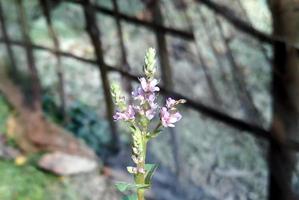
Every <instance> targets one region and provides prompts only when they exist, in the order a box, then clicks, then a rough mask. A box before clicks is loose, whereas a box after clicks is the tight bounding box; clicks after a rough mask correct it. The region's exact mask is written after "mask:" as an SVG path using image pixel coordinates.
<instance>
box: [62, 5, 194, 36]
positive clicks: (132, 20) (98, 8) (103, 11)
mask: <svg viewBox="0 0 299 200" xmlns="http://www.w3.org/2000/svg"><path fill="white" fill-rule="evenodd" d="M62 1H64V2H69V3H76V4H81V5H82V4H84V0H62ZM91 5H92V7H93V8H94V9H95V10H96V11H97V12H99V13H101V14H104V15H108V16H112V17H113V16H115V14H116V13H115V11H113V10H110V9H108V8H105V7H103V6H100V5H96V4H91ZM118 16H119V19H120V20H122V21H125V22H128V23H131V24H135V25H138V26H141V27H144V28H148V29H151V30H154V29H159V30H160V31H161V32H164V33H167V34H169V35H173V36H177V37H180V38H183V39H185V40H191V41H193V40H194V35H193V33H190V32H187V31H184V30H178V29H175V28H170V27H165V26H162V25H158V24H156V23H153V22H149V21H145V20H141V19H138V18H137V17H135V16H130V15H126V14H124V13H118Z"/></svg>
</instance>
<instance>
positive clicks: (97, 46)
mask: <svg viewBox="0 0 299 200" xmlns="http://www.w3.org/2000/svg"><path fill="white" fill-rule="evenodd" d="M83 10H84V16H85V24H86V31H87V33H88V35H89V37H90V40H91V43H92V45H93V48H94V54H95V57H96V64H97V66H98V68H99V71H100V75H101V81H102V85H103V90H104V98H105V104H106V112H107V118H108V121H109V125H110V129H111V136H112V137H111V147H112V148H113V149H115V151H118V148H119V137H118V134H117V130H116V124H115V123H114V121H113V113H114V106H113V102H112V96H111V92H110V83H109V79H108V73H107V72H108V68H107V65H106V64H105V61H104V57H103V55H104V54H103V49H102V42H101V39H100V38H101V37H100V30H99V27H98V25H97V20H96V12H95V10H94V7H92V6H91V3H90V0H85V1H84V4H83Z"/></svg>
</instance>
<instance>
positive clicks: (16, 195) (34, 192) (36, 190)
mask: <svg viewBox="0 0 299 200" xmlns="http://www.w3.org/2000/svg"><path fill="white" fill-rule="evenodd" d="M0 177H1V178H0V199H1V200H44V199H45V200H47V199H51V197H50V196H49V191H47V190H48V188H49V186H51V185H53V184H54V183H55V182H56V181H58V178H56V177H54V176H52V175H49V174H46V173H44V172H41V171H39V170H38V169H36V168H35V167H34V166H32V165H23V166H17V165H15V163H14V162H11V161H0Z"/></svg>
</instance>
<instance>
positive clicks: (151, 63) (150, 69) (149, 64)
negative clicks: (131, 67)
mask: <svg viewBox="0 0 299 200" xmlns="http://www.w3.org/2000/svg"><path fill="white" fill-rule="evenodd" d="M155 57H156V50H155V49H154V48H149V49H148V50H147V52H146V54H145V59H144V63H145V65H144V68H143V70H144V73H145V75H146V77H147V78H148V79H152V78H154V75H155V73H156V67H155V64H156V58H155Z"/></svg>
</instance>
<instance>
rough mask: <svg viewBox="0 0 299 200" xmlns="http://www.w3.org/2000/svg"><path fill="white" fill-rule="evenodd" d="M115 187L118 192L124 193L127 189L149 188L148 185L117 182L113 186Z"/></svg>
mask: <svg viewBox="0 0 299 200" xmlns="http://www.w3.org/2000/svg"><path fill="white" fill-rule="evenodd" d="M115 186H116V188H117V189H118V190H119V191H120V192H124V191H126V190H129V189H135V188H137V189H147V188H149V187H150V185H149V184H131V183H125V182H118V183H116V184H115Z"/></svg>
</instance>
